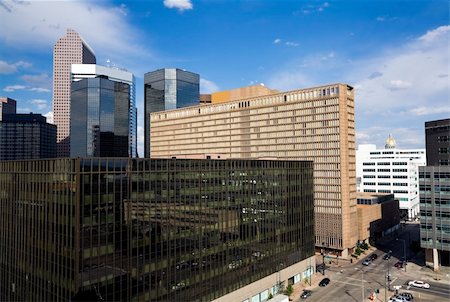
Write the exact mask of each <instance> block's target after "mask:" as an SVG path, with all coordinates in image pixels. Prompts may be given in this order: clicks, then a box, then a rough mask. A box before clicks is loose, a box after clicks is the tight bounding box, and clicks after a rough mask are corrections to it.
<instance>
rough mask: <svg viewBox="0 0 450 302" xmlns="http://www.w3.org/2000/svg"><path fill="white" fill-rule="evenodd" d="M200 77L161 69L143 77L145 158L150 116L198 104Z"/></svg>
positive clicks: (177, 70) (147, 147)
mask: <svg viewBox="0 0 450 302" xmlns="http://www.w3.org/2000/svg"><path fill="white" fill-rule="evenodd" d="M199 83H200V76H199V75H198V74H196V73H192V72H189V71H185V70H180V69H176V68H163V69H158V70H156V71H152V72H148V73H146V74H145V75H144V106H145V109H144V110H145V116H144V123H145V129H144V132H145V145H144V153H145V157H149V156H150V150H149V144H150V140H149V135H150V114H151V113H152V112H157V111H163V110H170V109H177V108H183V107H188V106H193V105H198V104H199V103H200V86H199Z"/></svg>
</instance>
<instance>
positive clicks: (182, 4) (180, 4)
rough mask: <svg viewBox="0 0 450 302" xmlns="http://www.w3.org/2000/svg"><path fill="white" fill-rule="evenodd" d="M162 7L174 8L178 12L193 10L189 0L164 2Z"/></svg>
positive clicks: (167, 0)
mask: <svg viewBox="0 0 450 302" xmlns="http://www.w3.org/2000/svg"><path fill="white" fill-rule="evenodd" d="M164 6H165V7H167V8H175V9H178V10H179V11H184V10H188V9H192V8H193V5H192V2H191V0H164Z"/></svg>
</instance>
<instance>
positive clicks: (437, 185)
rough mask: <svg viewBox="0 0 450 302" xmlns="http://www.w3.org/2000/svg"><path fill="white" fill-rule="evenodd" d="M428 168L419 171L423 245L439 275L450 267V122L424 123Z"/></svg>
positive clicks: (421, 168)
mask: <svg viewBox="0 0 450 302" xmlns="http://www.w3.org/2000/svg"><path fill="white" fill-rule="evenodd" d="M425 140H426V148H427V150H426V152H427V166H425V167H420V168H419V189H420V245H421V247H422V248H424V249H425V260H426V263H427V265H429V266H431V267H433V268H434V269H435V270H436V271H437V270H439V267H440V266H441V265H444V266H449V265H450V119H443V120H436V121H430V122H426V123H425Z"/></svg>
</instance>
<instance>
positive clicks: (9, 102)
mask: <svg viewBox="0 0 450 302" xmlns="http://www.w3.org/2000/svg"><path fill="white" fill-rule="evenodd" d="M5 114H16V101H15V100H13V99H10V98H7V97H0V122H1V121H2V120H3V116H4V115H5Z"/></svg>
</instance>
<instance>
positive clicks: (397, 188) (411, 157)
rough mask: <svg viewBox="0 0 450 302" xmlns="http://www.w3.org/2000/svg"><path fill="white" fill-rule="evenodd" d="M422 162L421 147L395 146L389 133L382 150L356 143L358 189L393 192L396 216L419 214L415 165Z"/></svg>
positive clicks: (411, 216)
mask: <svg viewBox="0 0 450 302" xmlns="http://www.w3.org/2000/svg"><path fill="white" fill-rule="evenodd" d="M425 165H426V154H425V149H404V150H403V149H397V148H396V145H395V140H394V138H393V137H392V136H391V135H389V138H388V139H387V140H386V145H385V148H384V149H377V148H376V146H375V145H371V144H367V145H359V146H358V150H357V151H356V178H357V189H358V191H359V192H370V193H394V195H395V198H396V199H398V200H399V204H400V217H403V218H405V219H406V218H408V219H413V218H415V217H417V216H418V214H419V202H420V198H419V166H425Z"/></svg>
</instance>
